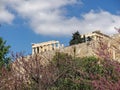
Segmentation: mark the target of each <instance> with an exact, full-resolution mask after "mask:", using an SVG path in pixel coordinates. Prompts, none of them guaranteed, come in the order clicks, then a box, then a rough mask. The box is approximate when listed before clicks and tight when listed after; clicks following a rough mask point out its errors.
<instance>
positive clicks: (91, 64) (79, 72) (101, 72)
mask: <svg viewBox="0 0 120 90" xmlns="http://www.w3.org/2000/svg"><path fill="white" fill-rule="evenodd" d="M53 62H54V64H56V65H57V66H56V69H57V70H58V71H59V73H58V75H60V74H61V73H62V75H61V77H59V79H58V80H57V81H56V82H55V83H54V85H53V86H52V87H51V88H50V90H94V89H95V87H97V86H95V87H94V85H99V83H100V82H103V80H106V81H105V83H106V84H108V83H110V84H111V82H113V83H115V82H118V81H119V78H120V74H119V72H118V71H116V69H115V66H114V65H113V62H112V61H110V60H109V62H108V61H102V60H100V59H98V58H95V57H84V58H72V57H71V56H70V55H68V54H64V53H56V55H55V56H54V58H53ZM93 82H94V83H97V84H94V85H93ZM100 87H102V85H101V86H100Z"/></svg>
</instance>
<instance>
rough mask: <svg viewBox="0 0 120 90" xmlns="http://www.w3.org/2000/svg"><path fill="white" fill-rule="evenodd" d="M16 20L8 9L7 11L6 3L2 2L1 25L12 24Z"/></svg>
mask: <svg viewBox="0 0 120 90" xmlns="http://www.w3.org/2000/svg"><path fill="white" fill-rule="evenodd" d="M13 19H14V15H13V14H11V13H10V12H9V11H8V10H7V9H5V2H4V1H3V0H1V1H0V23H7V24H11V22H12V21H13Z"/></svg>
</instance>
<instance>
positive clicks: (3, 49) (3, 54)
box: [0, 37, 10, 68]
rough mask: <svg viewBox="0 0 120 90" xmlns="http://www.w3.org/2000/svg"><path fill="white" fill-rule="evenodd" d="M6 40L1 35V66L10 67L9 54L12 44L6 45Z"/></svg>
mask: <svg viewBox="0 0 120 90" xmlns="http://www.w3.org/2000/svg"><path fill="white" fill-rule="evenodd" d="M5 44H6V41H3V39H2V38H1V37H0V68H1V67H3V66H6V67H9V62H10V58H9V57H8V56H7V54H8V52H9V48H10V46H6V45H5Z"/></svg>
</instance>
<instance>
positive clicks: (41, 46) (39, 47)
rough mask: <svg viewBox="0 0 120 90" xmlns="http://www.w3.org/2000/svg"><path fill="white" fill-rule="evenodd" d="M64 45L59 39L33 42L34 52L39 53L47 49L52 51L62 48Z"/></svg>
mask: <svg viewBox="0 0 120 90" xmlns="http://www.w3.org/2000/svg"><path fill="white" fill-rule="evenodd" d="M61 47H63V44H62V45H60V43H59V41H54V40H53V41H48V42H42V43H33V44H32V54H38V53H42V52H46V51H52V50H56V49H60V48H61Z"/></svg>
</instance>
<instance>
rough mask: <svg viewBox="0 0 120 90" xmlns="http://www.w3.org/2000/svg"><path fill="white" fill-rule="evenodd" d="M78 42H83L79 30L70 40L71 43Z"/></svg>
mask: <svg viewBox="0 0 120 90" xmlns="http://www.w3.org/2000/svg"><path fill="white" fill-rule="evenodd" d="M78 43H82V38H81V35H80V34H79V32H78V31H77V32H75V33H73V36H72V40H70V42H69V44H70V45H74V44H78Z"/></svg>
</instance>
